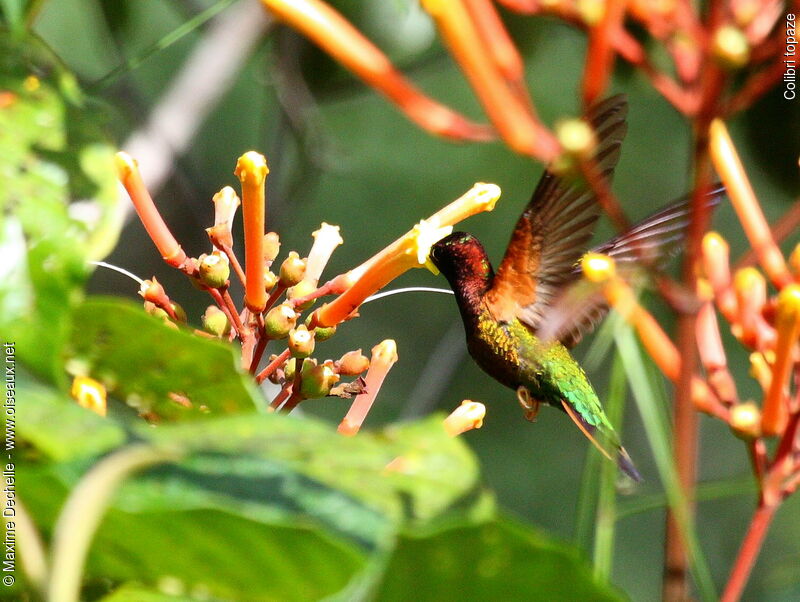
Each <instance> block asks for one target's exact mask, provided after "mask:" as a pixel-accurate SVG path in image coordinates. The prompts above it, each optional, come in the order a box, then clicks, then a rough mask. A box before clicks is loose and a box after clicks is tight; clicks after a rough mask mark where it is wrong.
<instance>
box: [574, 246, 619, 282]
mask: <svg viewBox="0 0 800 602" xmlns="http://www.w3.org/2000/svg"><path fill="white" fill-rule="evenodd" d="M581 269H582V270H583V275H584V276H585V277H586V279H587V280H589V281H590V282H598V283H599V282H605V281H606V280H608V279H609V278H611V277H613V276H614V273H615V266H614V260H613V259H612V258H611V257H609V256H608V255H603V254H601V253H586V254H585V255H584V256H583V258H581Z"/></svg>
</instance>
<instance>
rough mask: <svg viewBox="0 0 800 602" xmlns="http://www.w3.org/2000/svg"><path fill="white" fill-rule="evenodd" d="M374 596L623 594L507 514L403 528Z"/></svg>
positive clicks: (564, 597) (543, 597) (538, 597)
mask: <svg viewBox="0 0 800 602" xmlns="http://www.w3.org/2000/svg"><path fill="white" fill-rule="evenodd" d="M374 599H376V600H412V599H413V600H419V601H425V600H431V601H434V600H435V601H439V600H460V601H466V600H547V601H548V602H556V601H558V600H564V601H565V602H567V601H569V602H572V601H574V600H597V601H600V600H621V599H622V597H621V596H620V594H619V593H617V592H615V591H614V590H612V589H611V588H609V587H608V586H604V585H601V584H599V583H598V582H597V581H596V580H595V579H594V578H593V576H592V571H591V569H590V567H589V565H588V564H587V563H586V562H584V561H582V560H580V559H579V558H578V556H577V554H576V553H575V550H574V549H573V548H571V547H568V546H565V545H562V544H558V543H556V542H554V541H552V540H551V539H549V538H547V537H545V536H543V535H541V534H540V533H539V532H538V531H536V530H534V529H531V528H529V527H525V526H522V525H520V524H518V523H515V522H512V521H510V520H508V519H503V518H498V519H495V520H492V521H488V522H485V523H482V524H472V525H463V524H462V525H455V526H452V527H449V528H446V529H442V530H440V531H437V532H434V533H429V534H421V535H416V534H411V533H409V534H405V535H403V536H402V537H400V538H399V541H398V543H397V547H396V548H395V550H394V553H393V555H392V556H391V558H390V559H389V561H388V563H387V564H386V567H385V569H384V572H383V576H382V579H380V581H379V582H378V583H376V585H375V589H374Z"/></svg>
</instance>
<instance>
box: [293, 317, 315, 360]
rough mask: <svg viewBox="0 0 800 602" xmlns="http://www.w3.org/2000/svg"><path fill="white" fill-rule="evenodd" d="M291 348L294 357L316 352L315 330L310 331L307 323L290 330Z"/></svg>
mask: <svg viewBox="0 0 800 602" xmlns="http://www.w3.org/2000/svg"><path fill="white" fill-rule="evenodd" d="M289 350H290V351H291V353H292V357H299V358H303V357H308V356H309V355H311V354H312V353H314V332H313V331H311V332H309V330H308V328H306V325H305V324H300V326H298V327H297V328H294V329H292V330H291V331H290V332H289Z"/></svg>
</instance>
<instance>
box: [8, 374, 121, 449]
mask: <svg viewBox="0 0 800 602" xmlns="http://www.w3.org/2000/svg"><path fill="white" fill-rule="evenodd" d="M17 376H18V380H17V398H18V399H19V400H24V403H18V404H17V405H16V414H17V420H16V429H17V430H16V435H17V443H18V445H19V444H20V443H22V442H25V443H27V444H29V445H32V446H33V447H35V448H36V449H37V450H39V451H40V452H42V453H43V454H45V455H46V456H48V457H49V458H51V459H53V460H59V461H61V460H70V459H73V458H80V457H91V456H96V455H97V454H100V453H103V452H106V451H108V450H110V449H113V448H114V447H117V446H119V445H121V444H122V443H124V442H125V440H126V439H127V435H126V433H125V431H124V429H123V428H122V427H121V426H120V425H118V424H117V423H116V422H114V421H111V420H107V419H104V418H101V417H100V416H98V415H97V414H95V413H94V412H92V411H90V410H86V409H84V408H81V407H80V406H78V404H77V403H75V401H74V400H72V399H70V398H69V397H67V396H66V395H64V394H62V393H60V392H58V391H56V390H55V389H52V388H49V387H45V386H43V385H40V384H37V383H35V382H33V381H32V380H31V378H30V377H29V376H23V375H21V374H18V375H17Z"/></svg>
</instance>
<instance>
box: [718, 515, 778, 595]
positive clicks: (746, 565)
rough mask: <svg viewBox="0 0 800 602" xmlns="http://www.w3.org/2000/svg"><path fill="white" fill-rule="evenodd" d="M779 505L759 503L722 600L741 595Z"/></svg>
mask: <svg viewBox="0 0 800 602" xmlns="http://www.w3.org/2000/svg"><path fill="white" fill-rule="evenodd" d="M779 505H780V504H779V503H776V504H770V505H766V504H764V503H763V501H762V502H760V503H759V505H758V508H757V509H756V511H755V514H753V518H752V519H751V520H750V527H749V528H748V529H747V534H746V535H745V537H744V541H742V547H741V548H740V549H739V555H738V556H737V557H736V561H735V562H734V565H733V569H732V570H731V575H730V577H729V578H728V584H727V585H726V586H725V591H724V592H723V594H722V598H721V602H736V601H737V600H739V598H740V597H741V595H742V592H743V591H744V587H745V585H747V580H748V578H749V577H750V571H751V570H752V569H753V565H754V564H755V562H756V558H758V553H759V551H760V550H761V544H762V543H763V542H764V537H765V536H766V534H767V530H768V529H769V525H770V523H771V522H772V518H773V517H774V516H775V511H776V510H777V509H778V506H779Z"/></svg>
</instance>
